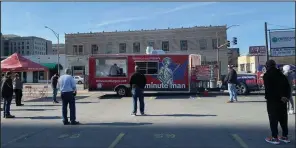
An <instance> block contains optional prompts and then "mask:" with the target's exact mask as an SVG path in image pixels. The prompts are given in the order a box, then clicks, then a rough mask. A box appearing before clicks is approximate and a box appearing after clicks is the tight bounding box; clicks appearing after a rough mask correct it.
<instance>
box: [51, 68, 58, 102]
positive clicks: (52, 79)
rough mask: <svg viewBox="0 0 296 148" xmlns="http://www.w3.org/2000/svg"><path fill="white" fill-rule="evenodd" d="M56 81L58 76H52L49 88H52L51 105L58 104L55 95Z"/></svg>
mask: <svg viewBox="0 0 296 148" xmlns="http://www.w3.org/2000/svg"><path fill="white" fill-rule="evenodd" d="M58 79H59V74H57V73H56V74H54V75H53V76H52V77H51V88H52V98H53V103H59V102H58V101H57V94H58V88H57V84H58Z"/></svg>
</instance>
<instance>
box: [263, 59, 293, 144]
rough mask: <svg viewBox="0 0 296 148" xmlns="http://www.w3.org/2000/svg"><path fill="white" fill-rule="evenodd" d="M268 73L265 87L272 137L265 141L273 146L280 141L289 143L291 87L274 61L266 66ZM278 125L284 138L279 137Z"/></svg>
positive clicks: (264, 77) (265, 75) (265, 76)
mask: <svg viewBox="0 0 296 148" xmlns="http://www.w3.org/2000/svg"><path fill="white" fill-rule="evenodd" d="M265 66H266V69H267V71H266V73H265V74H264V76H263V81H264V86H265V99H266V103H267V113H268V117H269V125H270V130H271V134H272V135H271V137H267V138H265V141H266V142H268V143H271V144H279V143H280V141H282V142H285V143H289V142H290V140H289V139H288V112H287V102H288V101H289V99H288V98H289V97H290V91H291V89H290V86H289V82H288V79H287V78H286V77H285V75H284V74H283V73H282V72H281V71H280V69H277V68H276V63H275V61H274V60H268V61H267V62H266V64H265ZM278 123H280V125H281V128H282V136H280V137H279V136H278Z"/></svg>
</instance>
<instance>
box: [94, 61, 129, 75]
mask: <svg viewBox="0 0 296 148" xmlns="http://www.w3.org/2000/svg"><path fill="white" fill-rule="evenodd" d="M126 72H127V58H125V57H107V58H104V57H102V58H98V59H96V77H126Z"/></svg>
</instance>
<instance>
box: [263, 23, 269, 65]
mask: <svg viewBox="0 0 296 148" xmlns="http://www.w3.org/2000/svg"><path fill="white" fill-rule="evenodd" d="M264 28H265V47H266V61H268V60H269V50H268V34H267V32H268V30H267V22H265V23H264Z"/></svg>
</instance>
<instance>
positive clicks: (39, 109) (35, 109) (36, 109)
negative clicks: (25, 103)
mask: <svg viewBox="0 0 296 148" xmlns="http://www.w3.org/2000/svg"><path fill="white" fill-rule="evenodd" d="M47 110H56V109H41V108H34V109H11V111H47Z"/></svg>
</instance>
